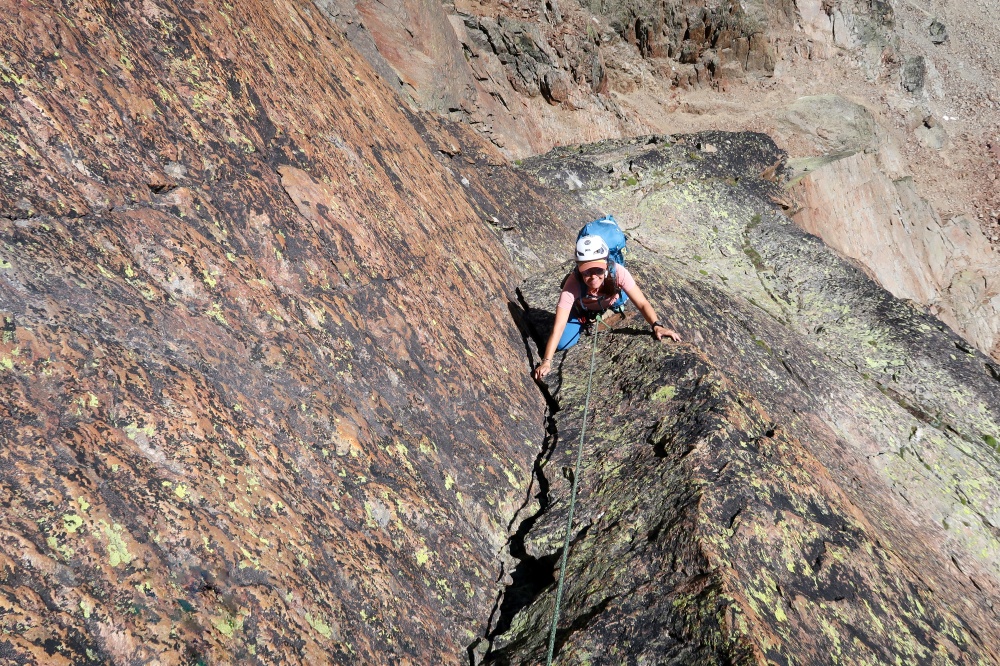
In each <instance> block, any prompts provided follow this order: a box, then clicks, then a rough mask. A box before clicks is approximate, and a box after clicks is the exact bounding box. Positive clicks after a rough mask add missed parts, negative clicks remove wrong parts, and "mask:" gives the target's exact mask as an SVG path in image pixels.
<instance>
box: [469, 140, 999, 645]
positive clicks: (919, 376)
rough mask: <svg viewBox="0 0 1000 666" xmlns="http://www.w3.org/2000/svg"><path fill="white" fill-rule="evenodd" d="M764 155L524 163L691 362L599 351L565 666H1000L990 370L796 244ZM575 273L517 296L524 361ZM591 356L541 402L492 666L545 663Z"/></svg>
mask: <svg viewBox="0 0 1000 666" xmlns="http://www.w3.org/2000/svg"><path fill="white" fill-rule="evenodd" d="M779 157H780V154H779V153H778V152H777V151H775V149H774V146H773V144H771V143H770V142H769V141H768V140H766V139H765V138H764V137H761V136H753V135H726V134H721V133H716V134H704V135H697V136H687V137H651V138H649V139H647V140H639V141H632V142H619V143H611V144H602V145H599V146H588V147H583V148H581V149H580V150H570V149H568V150H561V151H556V152H555V153H553V154H551V155H547V156H543V157H540V158H536V159H533V160H531V161H530V162H528V163H526V164H525V168H526V169H528V170H529V171H531V172H532V173H535V174H537V176H538V177H539V179H540V180H542V181H544V182H545V183H547V184H549V185H550V186H552V187H556V188H559V187H565V184H566V183H573V189H574V192H576V193H577V195H578V196H579V197H580V198H581V199H583V200H584V201H586V202H587V203H588V204H590V205H595V206H599V207H601V208H602V210H603V211H605V212H611V213H614V214H615V215H616V216H618V217H619V219H621V220H622V221H623V222H624V224H625V226H626V227H627V228H629V229H630V233H631V235H632V247H633V252H631V253H630V259H629V261H630V262H632V263H630V265H631V266H632V267H633V270H634V271H635V272H636V273H637V275H638V280H639V281H640V284H641V285H642V286H643V289H644V290H645V291H646V293H647V295H650V296H651V297H653V298H654V302H655V304H656V307H657V308H658V310H659V311H661V312H663V311H667V312H669V313H670V314H669V315H668V317H669V320H670V321H671V322H672V324H673V325H674V326H675V327H677V328H678V330H679V331H680V332H681V334H682V335H683V336H685V338H686V339H687V340H689V341H690V342H688V343H685V344H682V345H677V346H673V345H671V346H667V347H664V346H663V345H656V344H654V343H653V342H651V341H650V338H649V336H648V334H646V333H644V331H645V330H646V329H645V325H644V323H643V322H641V321H636V319H637V317H635V316H633V317H632V318H631V319H626V321H625V322H624V323H623V324H621V325H619V326H617V327H616V328H614V329H613V330H610V331H606V332H604V333H602V334H601V335H599V337H598V343H597V344H598V352H597V358H598V361H597V369H596V375H597V380H596V386H597V389H596V390H595V392H594V395H593V396H592V409H593V412H592V413H591V419H592V421H591V423H590V425H589V427H588V431H587V432H588V435H589V436H588V440H587V446H586V448H585V460H586V464H585V467H584V470H583V471H582V481H581V493H580V496H579V498H578V502H579V503H578V513H577V516H578V518H577V521H576V523H575V524H574V527H573V535H574V536H573V539H572V545H571V550H570V555H569V563H568V565H567V567H568V569H567V592H566V597H565V598H564V606H563V618H564V619H563V621H562V623H561V625H560V626H561V632H560V633H559V635H558V638H557V646H558V650H559V655H560V663H590V662H593V663H618V662H622V661H628V662H630V663H631V662H633V661H635V662H637V663H643V662H646V661H656V662H657V663H671V664H673V663H677V664H700V663H705V664H711V663H720V662H722V663H737V664H763V663H784V664H807V663H817V664H818V663H830V661H836V662H841V661H842V662H844V663H887V662H891V661H893V660H894V659H897V658H901V659H903V661H905V662H908V663H984V664H985V663H996V662H997V660H998V659H1000V653H998V652H997V650H998V646H1000V635H998V634H997V633H996V630H995V627H994V624H995V620H996V612H997V611H996V610H995V609H994V602H995V599H996V594H997V591H998V589H1000V588H998V585H997V583H998V574H1000V570H998V569H997V562H998V561H1000V560H998V557H997V553H998V552H1000V541H998V535H1000V531H998V529H997V526H996V517H997V511H998V508H1000V496H998V495H997V494H996V492H995V488H996V487H997V486H996V477H997V474H998V469H1000V468H998V464H997V463H998V456H1000V453H998V450H997V448H996V441H997V440H996V436H995V435H994V434H992V433H995V432H996V430H997V428H998V423H997V421H996V414H997V413H1000V412H998V407H1000V404H998V403H997V401H996V396H997V390H996V383H997V381H998V378H1000V372H998V369H997V367H996V365H995V363H993V362H992V361H991V360H990V359H988V358H987V357H985V356H983V355H982V354H980V353H977V352H975V351H973V350H972V349H971V347H969V346H968V345H967V344H966V343H965V342H964V341H963V340H961V338H958V337H957V336H955V335H954V334H953V333H951V332H950V331H949V330H948V329H947V328H946V327H944V326H943V325H941V324H940V323H939V322H937V321H936V320H935V319H934V318H932V317H929V316H928V315H926V314H924V313H922V312H921V311H920V310H918V309H914V308H913V307H912V306H909V305H907V304H905V303H903V302H901V301H898V300H896V299H894V298H893V297H892V296H891V295H889V294H888V293H887V292H885V291H883V290H882V289H881V288H879V287H878V286H877V285H876V284H874V283H873V282H871V281H870V280H869V279H868V278H867V277H865V276H864V275H863V274H862V273H860V272H859V271H858V270H857V269H855V268H854V267H852V266H851V265H850V264H848V263H845V262H844V261H843V260H842V259H840V258H838V257H837V256H836V255H835V254H833V253H832V252H831V251H830V250H829V249H828V248H826V247H824V246H823V245H822V244H821V243H819V242H818V241H816V240H815V239H814V238H813V237H811V236H808V235H806V234H804V233H803V232H802V231H800V230H799V229H797V228H796V227H795V226H794V225H793V224H792V223H791V221H790V220H789V219H788V218H787V217H786V216H785V215H784V214H783V213H782V212H781V209H780V206H779V205H778V204H776V203H774V201H773V199H774V198H775V197H779V196H780V194H781V190H780V189H779V188H777V187H776V186H775V185H774V184H773V183H771V182H769V181H767V180H761V179H760V174H761V173H763V172H766V171H767V168H768V165H769V164H772V163H776V162H778V161H779V160H778V158H779ZM587 165H590V166H591V167H594V166H597V167H599V168H598V169H594V168H589V169H588V168H587ZM616 169H621V170H625V169H630V170H632V172H633V173H638V172H642V173H643V174H644V178H643V180H642V184H638V183H636V184H633V185H624V186H623V185H620V184H618V182H617V180H616V179H611V178H609V177H608V173H609V172H613V171H615V170H616ZM602 172H603V173H604V176H601V175H600V174H601V173H602ZM565 270H566V267H565V266H560V267H555V268H552V269H549V270H548V271H547V272H545V273H544V275H541V276H536V277H535V278H533V279H531V280H530V281H529V282H527V283H525V285H523V286H522V290H521V292H520V293H521V295H522V299H523V304H524V307H525V311H524V316H525V318H526V320H527V321H528V322H530V325H531V326H532V327H533V329H534V330H535V333H536V335H537V336H538V337H537V339H538V341H539V343H541V341H543V340H544V338H545V336H546V335H547V326H549V325H550V324H549V322H550V321H551V314H550V313H549V312H547V311H548V310H549V309H550V308H551V305H550V302H551V300H552V294H553V292H554V290H555V289H556V288H557V285H558V283H559V280H560V279H561V278H562V275H563V274H564V271H565ZM589 346H590V341H589V340H585V341H584V343H583V344H580V345H578V346H577V347H576V348H573V349H571V350H570V351H569V352H567V353H565V354H563V355H562V358H561V360H560V363H559V369H558V373H557V374H556V376H555V377H554V379H553V382H550V390H552V391H553V402H551V403H550V409H551V413H552V418H553V421H554V426H555V427H554V431H555V435H554V436H552V437H550V439H549V440H548V442H547V448H546V449H545V450H544V457H543V459H542V461H541V463H542V464H540V465H539V467H538V468H536V480H537V485H536V488H537V494H536V498H537V503H536V504H535V505H534V506H533V511H534V512H533V513H531V512H529V514H530V516H531V517H530V520H528V521H527V524H528V525H529V528H528V529H526V530H524V531H523V532H521V533H519V534H518V535H517V538H518V539H519V541H518V542H517V543H516V544H515V545H516V548H513V549H512V552H514V551H516V552H517V553H519V554H520V557H519V562H518V564H517V566H518V567H522V568H524V569H527V571H521V572H520V575H519V576H514V577H513V579H514V580H515V582H516V583H518V584H512V585H511V587H510V588H508V593H509V594H510V595H511V598H512V599H514V600H515V601H514V602H512V603H511V604H509V605H508V606H507V608H506V609H505V610H506V612H505V613H501V614H500V615H499V616H498V617H494V621H495V623H496V624H495V625H493V626H492V627H491V631H489V632H487V634H486V638H485V640H484V641H483V642H482V643H481V644H480V645H479V648H480V650H481V652H482V654H483V656H484V659H485V661H486V662H487V663H500V664H507V663H511V664H513V663H533V662H536V661H538V660H539V659H540V658H541V657H542V655H543V654H544V649H545V646H546V645H547V640H546V638H547V630H548V622H549V621H550V619H551V613H552V608H553V596H554V586H553V585H551V583H550V581H551V574H549V572H550V571H552V567H553V566H554V564H555V555H556V554H558V552H559V550H560V548H561V546H562V533H563V529H564V525H565V519H566V510H567V501H568V494H569V485H570V480H569V479H568V478H567V470H568V469H571V468H572V461H573V458H574V455H575V451H574V449H575V446H576V443H577V439H578V437H579V432H580V427H581V418H582V413H581V410H582V403H583V391H584V389H585V386H586V376H587V370H588V368H587V365H588V361H589V358H590V349H589ZM560 470H561V471H560ZM514 571H515V573H516V572H517V569H515V570H514ZM530 572H533V575H529V573H530ZM499 607H500V608H501V609H504V606H503V605H502V604H501V605H500V606H499Z"/></svg>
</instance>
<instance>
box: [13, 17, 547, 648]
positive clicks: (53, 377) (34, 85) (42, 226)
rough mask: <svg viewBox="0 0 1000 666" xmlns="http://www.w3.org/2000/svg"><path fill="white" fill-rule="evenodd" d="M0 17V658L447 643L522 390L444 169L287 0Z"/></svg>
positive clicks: (521, 467) (524, 441) (469, 597)
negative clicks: (0, 521) (0, 387)
mask: <svg viewBox="0 0 1000 666" xmlns="http://www.w3.org/2000/svg"><path fill="white" fill-rule="evenodd" d="M0 16H2V17H3V18H2V19H0V24H2V34H0V54H2V56H0V74H2V85H0V105H2V109H3V113H2V114H0V132H2V138H0V141H2V148H0V156H2V160H0V170H2V172H3V184H2V186H0V213H2V215H3V218H2V219H0V241H2V247H0V314H2V315H3V322H4V329H3V334H2V335H3V338H2V344H0V378H2V381H3V385H4V391H3V397H2V399H0V424H2V425H0V442H2V446H0V498H2V506H3V509H2V513H3V526H2V531H0V543H2V547H0V591H2V594H0V599H2V601H0V608H2V610H0V624H2V628H3V634H2V636H0V655H2V660H3V661H4V662H5V663H6V662H7V661H10V662H11V663H15V662H16V663H39V664H40V663H44V664H70V663H74V664H79V663H91V662H93V663H121V664H124V663H163V664H172V663H283V664H294V663H303V664H306V663H308V664H318V663H330V662H337V663H390V662H392V663H401V664H403V663H412V664H423V663H430V662H431V661H434V662H449V663H457V660H458V659H459V657H460V656H462V655H463V650H464V646H465V645H466V644H468V642H469V641H470V640H471V633H469V631H470V630H474V629H475V628H476V623H477V622H478V621H479V619H480V618H482V617H485V616H486V614H487V613H488V609H489V604H490V603H491V602H492V600H493V589H492V588H491V585H492V581H491V576H492V575H493V566H492V558H493V557H494V556H495V554H496V552H497V551H498V550H499V549H500V547H501V545H502V543H503V541H504V539H505V536H506V522H507V521H508V520H509V519H510V517H511V515H512V513H513V510H514V508H515V507H514V506H513V503H514V501H515V500H512V499H511V498H516V497H517V496H519V495H521V494H522V493H521V491H519V490H518V488H519V487H520V486H522V485H523V484H524V483H525V482H526V480H527V476H528V472H527V470H526V466H527V464H528V463H530V459H531V458H532V457H533V455H534V453H535V451H536V450H537V447H536V446H535V445H533V444H531V442H529V441H528V439H529V437H532V436H534V435H533V431H534V430H535V429H536V428H538V426H539V425H540V424H539V423H536V422H535V421H534V420H533V419H531V420H527V419H526V415H527V414H541V413H542V411H543V405H542V404H541V401H540V397H539V396H538V395H537V392H536V391H535V389H534V387H533V386H531V385H530V382H528V381H527V378H526V377H524V373H523V372H522V369H521V368H519V367H518V364H519V363H520V362H521V358H522V357H523V349H520V350H519V346H520V345H521V341H520V338H519V336H518V334H517V331H516V329H515V328H514V327H513V325H512V324H511V323H510V318H509V313H508V311H507V307H506V297H505V294H506V293H507V290H508V287H509V284H510V283H511V282H512V281H513V280H514V279H515V276H514V271H513V270H512V269H511V268H509V265H508V264H507V263H506V260H505V259H503V258H502V257H505V254H504V252H503V251H502V247H501V245H500V244H499V243H498V242H497V241H496V240H495V239H494V238H493V236H491V235H490V233H489V232H488V231H487V230H486V228H485V225H483V224H481V223H480V221H479V220H478V219H477V215H476V213H475V212H474V209H473V208H472V206H471V204H470V202H469V200H468V199H467V195H466V192H465V190H464V188H463V187H462V186H461V185H460V184H459V183H458V182H456V179H455V178H454V177H453V176H452V175H451V174H450V173H449V171H448V170H447V169H445V168H443V167H442V166H441V165H440V164H439V163H438V162H436V161H435V159H434V158H433V155H432V153H431V151H430V150H429V149H428V147H427V146H426V144H425V143H424V141H423V140H422V139H421V137H420V135H419V134H418V133H417V131H416V130H415V129H414V127H413V125H412V124H411V119H410V118H409V117H408V116H407V115H406V112H404V111H403V110H401V109H400V108H399V107H398V106H397V101H396V98H395V97H394V95H393V94H392V93H391V91H390V90H389V89H388V88H387V87H386V86H385V84H384V83H382V82H381V81H380V80H379V79H378V78H377V77H376V76H375V75H374V74H373V73H372V71H371V69H370V68H369V66H368V65H367V63H366V62H364V61H363V60H362V59H361V58H359V57H358V56H357V55H356V54H355V53H354V52H353V51H352V50H351V48H350V47H349V46H347V45H346V44H345V42H344V40H343V38H342V36H341V35H340V33H339V32H337V31H336V30H335V29H333V28H332V26H331V25H330V24H329V23H328V22H327V20H326V19H325V18H323V17H322V16H321V15H320V13H319V12H318V10H317V9H316V8H315V7H314V6H313V5H312V3H310V2H298V1H295V0H288V1H286V0H276V1H274V2H258V1H254V0H248V1H246V2H239V3H232V4H228V3H214V2H208V1H205V2H198V1H191V2H166V1H157V0H144V1H143V2H114V3H111V2H78V3H58V2H32V3H29V2H16V1H8V2H4V3H3V11H2V12H0ZM469 310H471V311H472V312H474V313H475V314H474V316H464V313H465V312H466V311H469ZM458 315H463V316H458ZM432 655H433V657H432Z"/></svg>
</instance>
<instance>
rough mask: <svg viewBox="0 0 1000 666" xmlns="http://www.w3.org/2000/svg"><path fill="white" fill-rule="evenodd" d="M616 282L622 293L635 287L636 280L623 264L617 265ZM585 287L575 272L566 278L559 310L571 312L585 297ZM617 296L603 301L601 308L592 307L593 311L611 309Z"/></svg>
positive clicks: (605, 298)
mask: <svg viewBox="0 0 1000 666" xmlns="http://www.w3.org/2000/svg"><path fill="white" fill-rule="evenodd" d="M615 281H616V282H617V283H618V288H619V289H621V290H622V291H628V290H629V289H632V288H633V287H635V278H633V277H632V274H631V273H629V272H628V270H626V268H625V267H624V266H622V265H621V264H615ZM583 292H584V285H583V283H582V282H581V281H580V275H579V274H578V273H577V272H576V271H573V272H572V273H570V274H569V277H567V278H566V283H565V284H564V285H563V290H562V293H561V294H559V305H558V306H556V307H558V308H562V309H565V310H569V309H571V308H572V307H573V304H574V303H576V302H577V301H578V300H580V299H581V298H582V297H583ZM617 298H618V297H617V296H614V297H604V298H602V299H601V302H600V304H599V307H591V308H590V309H591V310H602V309H607V308H609V307H611V305H612V304H614V302H615V300H616V299H617Z"/></svg>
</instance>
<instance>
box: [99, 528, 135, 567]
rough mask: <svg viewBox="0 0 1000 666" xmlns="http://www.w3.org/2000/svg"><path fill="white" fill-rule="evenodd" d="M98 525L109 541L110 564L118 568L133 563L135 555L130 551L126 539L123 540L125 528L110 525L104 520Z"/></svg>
mask: <svg viewBox="0 0 1000 666" xmlns="http://www.w3.org/2000/svg"><path fill="white" fill-rule="evenodd" d="M98 525H99V526H100V528H101V531H102V532H103V533H104V538H105V539H107V542H108V543H107V551H108V564H110V565H111V566H112V567H117V566H118V565H120V564H130V563H131V562H132V559H133V555H132V553H130V552H129V551H128V546H127V545H126V544H125V539H123V538H122V533H123V532H124V531H125V528H123V527H122V526H121V525H119V524H118V523H114V524H112V525H109V524H108V523H106V522H105V521H103V520H102V521H100V522H99V523H98Z"/></svg>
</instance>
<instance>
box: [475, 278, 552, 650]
mask: <svg viewBox="0 0 1000 666" xmlns="http://www.w3.org/2000/svg"><path fill="white" fill-rule="evenodd" d="M518 297H519V299H520V301H521V302H520V303H513V302H511V303H510V304H509V309H510V312H511V316H512V317H513V319H514V322H515V324H516V325H517V327H518V330H519V331H520V333H521V337H522V341H523V342H524V347H525V355H526V357H527V358H528V361H529V364H530V367H532V368H533V367H534V366H535V363H534V361H533V359H534V348H533V345H532V340H536V341H537V340H538V339H539V337H538V335H537V334H538V331H536V330H535V329H534V327H533V326H532V325H531V322H530V320H529V318H528V317H527V316H526V315H527V313H528V311H529V308H528V305H527V303H525V302H524V299H523V296H521V293H520V291H518ZM553 372H554V373H555V374H556V376H557V377H558V376H560V375H561V373H562V367H561V365H560V367H559V368H557V369H554V371H553ZM538 387H539V390H540V391H541V392H542V396H543V397H544V398H545V403H546V410H545V438H544V440H543V442H542V447H541V450H540V451H539V452H538V455H537V456H535V460H534V463H533V464H532V475H531V481H530V483H529V485H528V491H527V496H526V497H525V500H524V503H523V504H522V505H521V506H520V507H519V508H518V510H517V511H516V512H515V513H514V516H513V517H512V519H511V521H510V524H508V526H507V527H508V530H510V529H513V528H514V525H515V524H517V529H516V531H515V532H514V534H513V535H512V536H511V537H510V538H509V539H508V540H507V545H506V548H507V551H508V553H509V554H510V557H511V558H512V559H514V560H517V565H516V566H515V567H514V568H513V569H512V570H510V571H509V572H508V571H506V567H504V569H503V570H501V572H500V574H499V579H500V580H503V579H504V578H505V577H507V576H508V575H509V577H510V582H509V583H508V584H507V585H506V586H505V587H504V588H503V589H502V590H500V592H499V593H498V594H497V597H496V600H495V601H494V603H493V608H492V609H491V611H490V615H489V618H488V619H487V622H486V627H485V631H484V634H483V635H482V636H481V637H479V638H477V639H476V640H475V641H473V642H472V643H471V644H470V645H469V646H468V647H467V648H466V652H467V653H468V657H469V664H470V665H471V666H475V665H476V664H478V663H480V659H482V658H488V657H489V655H490V652H491V650H492V647H493V642H494V640H495V639H496V638H497V636H500V635H502V634H504V633H506V631H507V630H508V629H510V627H511V623H512V622H513V620H514V617H515V616H516V615H517V613H518V612H519V611H520V610H521V609H522V608H525V607H526V606H528V605H529V604H531V602H533V601H534V600H535V599H536V598H537V597H538V595H539V594H540V593H541V592H542V591H543V590H544V589H545V588H547V587H549V586H551V585H552V584H553V583H554V582H555V569H556V563H557V562H558V560H559V556H560V555H561V550H559V551H556V552H555V553H552V554H550V555H545V556H543V557H534V556H532V555H530V554H529V553H528V552H527V549H526V548H525V540H526V539H527V536H528V534H529V532H530V531H531V529H532V527H534V525H535V523H536V522H537V521H538V519H539V518H541V516H542V515H544V514H545V512H546V511H548V509H549V505H550V499H549V480H548V478H546V476H545V469H544V468H545V465H546V464H547V463H548V461H549V458H550V457H551V456H552V453H553V451H554V450H555V446H556V442H557V441H558V440H559V433H558V430H557V428H556V419H555V415H556V414H557V413H558V412H559V409H560V408H559V403H558V402H557V401H556V400H555V398H554V397H553V396H552V394H551V392H550V391H549V390H548V387H547V386H546V385H545V384H544V383H542V382H538ZM532 498H534V499H535V500H536V501H537V502H538V510H537V511H535V513H533V514H532V515H530V516H528V517H527V518H525V519H524V520H522V521H521V522H520V523H517V520H518V517H519V516H520V514H521V512H522V511H524V510H525V509H526V508H527V507H528V506H529V505H530V504H531V500H532ZM484 648H485V650H484Z"/></svg>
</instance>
